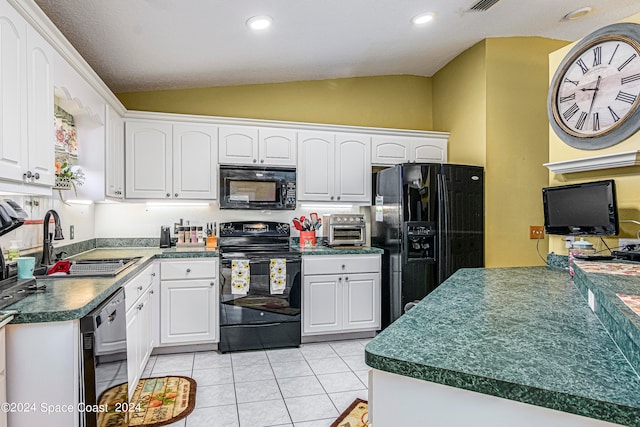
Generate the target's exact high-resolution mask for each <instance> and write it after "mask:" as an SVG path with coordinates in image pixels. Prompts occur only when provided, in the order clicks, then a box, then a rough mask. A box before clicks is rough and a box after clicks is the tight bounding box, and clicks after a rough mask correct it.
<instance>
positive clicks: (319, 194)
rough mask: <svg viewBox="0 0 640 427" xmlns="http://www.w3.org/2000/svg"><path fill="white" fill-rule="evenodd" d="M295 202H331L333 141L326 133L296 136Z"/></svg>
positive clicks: (333, 159) (304, 133) (333, 198)
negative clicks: (296, 184)
mask: <svg viewBox="0 0 640 427" xmlns="http://www.w3.org/2000/svg"><path fill="white" fill-rule="evenodd" d="M298 145H299V146H298V164H299V165H300V167H299V168H298V169H297V171H298V200H300V201H305V200H307V201H318V202H323V201H333V200H335V196H334V191H335V138H334V135H333V134H331V133H326V132H300V133H298Z"/></svg>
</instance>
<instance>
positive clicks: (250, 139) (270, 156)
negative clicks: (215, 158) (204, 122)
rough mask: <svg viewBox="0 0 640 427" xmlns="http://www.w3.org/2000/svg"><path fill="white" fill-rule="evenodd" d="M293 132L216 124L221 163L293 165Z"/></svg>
mask: <svg viewBox="0 0 640 427" xmlns="http://www.w3.org/2000/svg"><path fill="white" fill-rule="evenodd" d="M296 152H297V150H296V132H295V131H294V130H287V129H275V128H262V127H241V126H223V127H220V152H219V161H220V163H221V164H238V165H252V164H260V165H264V166H295V165H296Z"/></svg>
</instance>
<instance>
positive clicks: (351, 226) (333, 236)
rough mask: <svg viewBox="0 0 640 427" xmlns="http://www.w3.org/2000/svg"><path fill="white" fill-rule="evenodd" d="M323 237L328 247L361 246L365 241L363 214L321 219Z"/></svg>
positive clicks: (337, 215)
mask: <svg viewBox="0 0 640 427" xmlns="http://www.w3.org/2000/svg"><path fill="white" fill-rule="evenodd" d="M322 225H323V227H322V228H323V237H324V238H325V239H326V241H327V244H328V245H329V246H341V245H344V246H362V245H364V244H365V242H366V239H367V226H366V221H365V218H364V215H363V214H330V215H324V216H323V217H322Z"/></svg>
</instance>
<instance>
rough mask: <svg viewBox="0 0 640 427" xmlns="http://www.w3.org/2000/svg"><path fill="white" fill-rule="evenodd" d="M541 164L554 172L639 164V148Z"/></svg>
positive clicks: (584, 170)
mask: <svg viewBox="0 0 640 427" xmlns="http://www.w3.org/2000/svg"><path fill="white" fill-rule="evenodd" d="M543 166H545V167H546V168H548V169H549V170H550V171H551V172H553V173H556V174H560V173H573V172H586V171H593V170H599V169H611V168H624V167H627V166H640V150H634V151H626V152H624V153H614V154H605V155H602V156H593V157H587V158H584V159H575V160H566V161H562V162H554V163H545V164H543Z"/></svg>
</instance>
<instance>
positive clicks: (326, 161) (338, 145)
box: [298, 132, 371, 203]
mask: <svg viewBox="0 0 640 427" xmlns="http://www.w3.org/2000/svg"><path fill="white" fill-rule="evenodd" d="M298 143H299V144H300V146H299V155H298V164H299V165H301V166H300V167H298V200H300V201H318V202H325V201H328V202H356V203H358V202H364V203H368V202H370V201H371V161H370V158H371V157H370V156H371V154H370V146H371V137H370V136H369V135H360V134H347V133H332V132H299V133H298Z"/></svg>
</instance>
